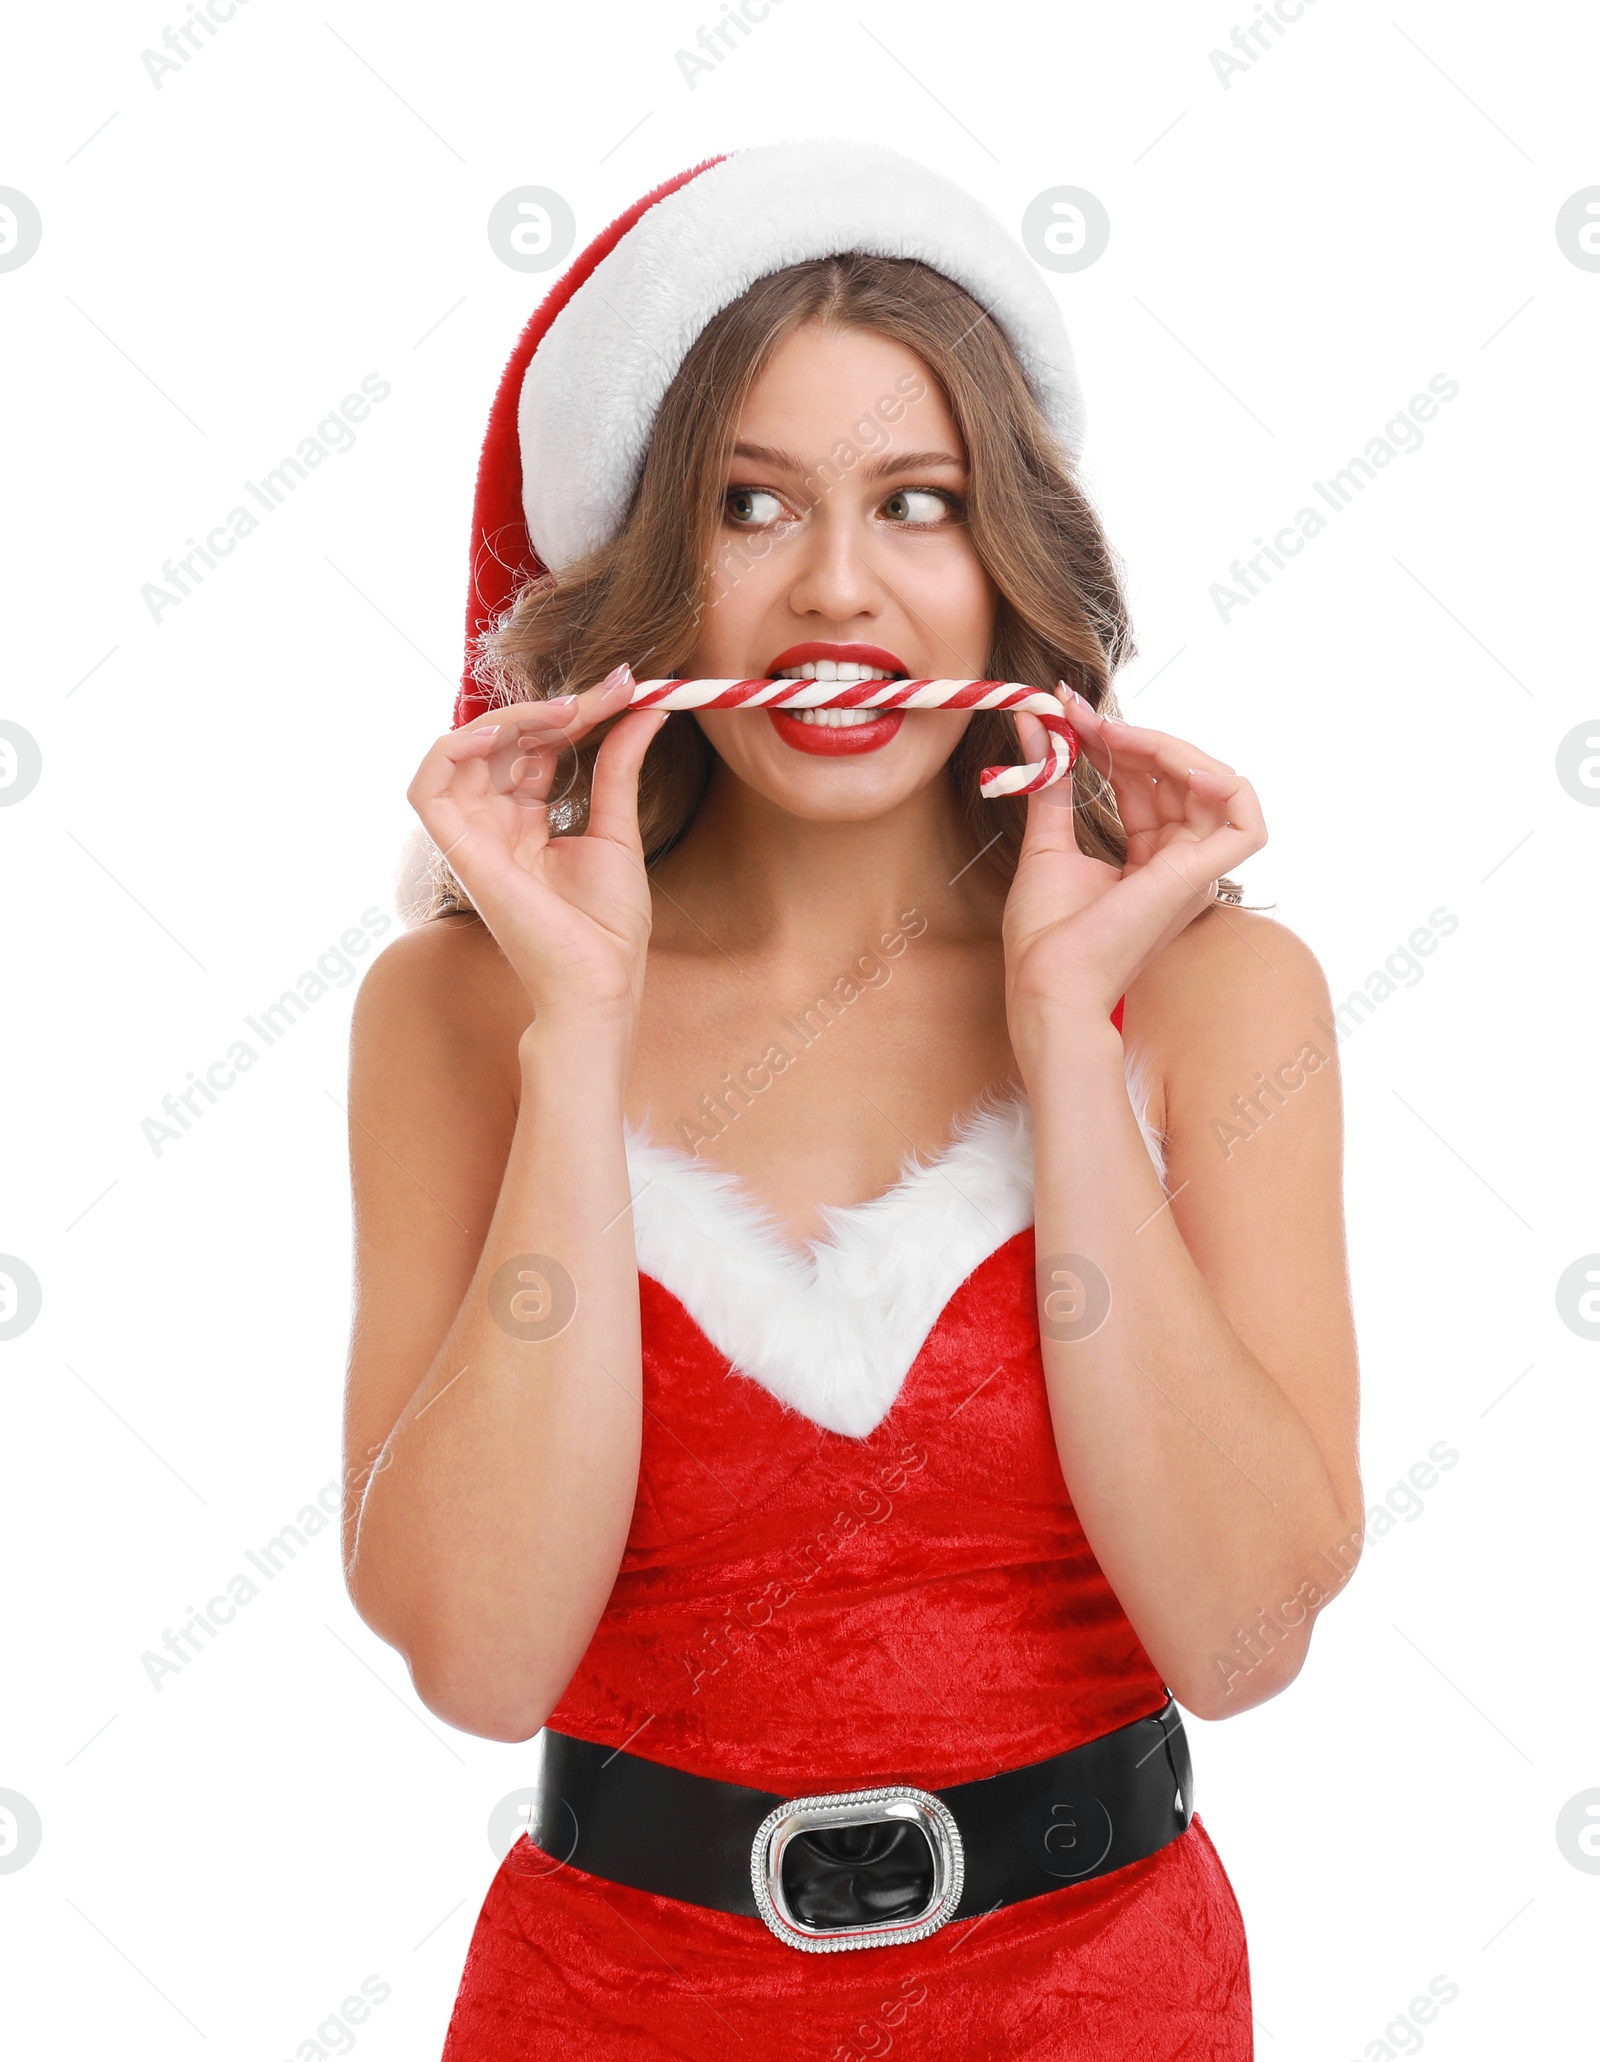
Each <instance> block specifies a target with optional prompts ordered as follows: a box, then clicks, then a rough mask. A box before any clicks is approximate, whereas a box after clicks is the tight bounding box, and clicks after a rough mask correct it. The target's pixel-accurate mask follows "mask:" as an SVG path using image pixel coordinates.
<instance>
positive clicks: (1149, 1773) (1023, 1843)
mask: <svg viewBox="0 0 1600 2062" xmlns="http://www.w3.org/2000/svg"><path fill="white" fill-rule="evenodd" d="M539 1739H540V1746H541V1754H540V1761H539V1773H538V1776H537V1777H536V1779H535V1796H536V1802H535V1805H534V1808H533V1811H532V1813H531V1814H530V1817H529V1824H528V1831H529V1834H530V1835H531V1837H532V1839H533V1840H534V1842H535V1844H536V1845H537V1846H539V1847H541V1848H542V1849H543V1850H544V1852H545V1853H546V1854H548V1855H550V1856H552V1857H553V1858H554V1859H555V1860H556V1861H558V1862H561V1863H569V1862H570V1863H571V1864H572V1865H573V1866H574V1867H576V1868H580V1869H583V1870H585V1871H587V1873H588V1874H590V1875H592V1876H601V1877H604V1878H605V1879H606V1880H607V1881H609V1882H612V1883H623V1884H627V1885H628V1886H630V1887H631V1888H632V1889H635V1890H647V1891H652V1892H654V1893H655V1894H656V1895H657V1896H660V1897H675V1898H680V1899H682V1900H683V1901H684V1902H685V1903H688V1904H697V1905H704V1906H707V1907H708V1908H709V1909H710V1910H712V1911H716V1912H735V1913H741V1914H745V1915H748V1916H751V1917H757V1918H761V1919H764V1920H765V1921H766V1923H767V1925H768V1926H769V1927H770V1928H771V1930H772V1931H773V1932H774V1933H775V1934H776V1935H777V1937H778V1938H779V1939H780V1940H782V1941H785V1942H787V1944H788V1945H789V1946H791V1947H797V1948H807V1949H810V1950H812V1951H817V1950H825V1949H837V1948H852V1947H881V1946H885V1945H888V1944H891V1943H894V1942H897V1941H906V1940H920V1939H922V1938H923V1936H924V1935H926V1934H929V1933H932V1932H934V1931H935V1930H936V1929H937V1928H938V1927H940V1926H942V1925H944V1924H945V1923H946V1921H947V1920H950V1919H966V1918H972V1917H975V1916H976V1915H977V1914H979V1913H982V1912H990V1911H993V1910H995V1908H996V1907H997V1906H999V1905H1008V1904H1019V1903H1021V1902H1022V1900H1023V1899H1024V1898H1029V1897H1039V1896H1042V1895H1043V1894H1044V1893H1045V1892H1046V1891H1050V1890H1059V1889H1061V1888H1062V1887H1063V1885H1065V1884H1068V1883H1085V1882H1088V1881H1090V1880H1091V1879H1092V1878H1094V1877H1096V1876H1107V1875H1109V1874H1110V1873H1111V1872H1112V1870H1113V1869H1121V1868H1125V1867H1126V1866H1127V1865H1128V1863H1129V1862H1136V1861H1143V1860H1144V1859H1145V1857H1146V1856H1148V1855H1152V1854H1155V1853H1157V1852H1158V1851H1159V1850H1160V1849H1161V1848H1163V1847H1165V1846H1166V1844H1167V1843H1168V1841H1169V1840H1175V1839H1176V1838H1177V1836H1178V1835H1179V1834H1180V1833H1181V1832H1182V1831H1183V1830H1184V1828H1185V1827H1186V1826H1187V1825H1188V1823H1189V1818H1190V1814H1191V1813H1192V1811H1193V1809H1194V1779H1193V1775H1192V1773H1191V1770H1190V1765H1189V1744H1188V1741H1187V1739H1186V1738H1185V1736H1184V1730H1183V1720H1182V1718H1181V1717H1180V1716H1179V1713H1178V1707H1177V1705H1176V1704H1174V1703H1173V1702H1172V1701H1171V1700H1170V1699H1169V1700H1168V1702H1167V1703H1166V1705H1165V1706H1164V1707H1163V1709H1162V1710H1160V1711H1158V1712H1156V1713H1154V1714H1153V1715H1152V1716H1151V1717H1149V1718H1140V1719H1135V1720H1134V1722H1133V1723H1132V1724H1131V1725H1125V1726H1120V1727H1118V1729H1117V1730H1116V1731H1115V1732H1113V1733H1105V1734H1103V1735H1102V1736H1101V1737H1100V1738H1099V1739H1098V1740H1089V1741H1086V1742H1085V1743H1084V1745H1083V1746H1081V1747H1074V1748H1071V1749H1070V1750H1069V1751H1068V1752H1067V1753H1065V1754H1057V1755H1053V1756H1052V1757H1051V1759H1050V1760H1048V1761H1036V1762H1032V1763H1030V1764H1029V1765H1028V1766H1027V1767H1025V1768H1014V1769H1007V1770H1006V1771H1005V1772H1004V1773H1003V1774H1001V1775H997V1776H982V1777H980V1778H979V1779H978V1780H977V1781H975V1782H970V1783H955V1784H952V1785H951V1786H950V1787H949V1788H948V1789H945V1790H937V1791H930V1790H922V1789H918V1788H917V1787H916V1786H915V1785H913V1784H909V1783H886V1784H878V1785H875V1786H873V1787H872V1788H870V1789H865V1790H847V1791H835V1792H831V1793H829V1794H827V1795H823V1796H812V1797H794V1798H783V1797H778V1796H775V1795H774V1794H773V1793H771V1792H770V1791H766V1790H751V1789H747V1788H746V1787H745V1786H744V1784H742V1783H724V1782H719V1781H717V1780H716V1779H715V1778H713V1777H709V1776H696V1775H691V1774H689V1773H688V1771H687V1770H684V1769H677V1768H669V1767H667V1766H666V1764H665V1763H663V1762H659V1761H647V1760H645V1759H644V1758H643V1757H642V1756H640V1755H637V1754H628V1753H626V1752H624V1751H623V1750H622V1749H621V1748H617V1747H604V1746H598V1745H596V1744H595V1743H594V1742H593V1741H591V1740H578V1739H574V1738H573V1737H572V1735H571V1734H569V1733H558V1732H552V1731H551V1729H550V1728H549V1727H548V1726H546V1727H545V1729H544V1731H543V1732H542V1733H541V1734H540V1736H539Z"/></svg>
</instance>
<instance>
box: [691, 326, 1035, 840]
mask: <svg viewBox="0 0 1600 2062" xmlns="http://www.w3.org/2000/svg"><path fill="white" fill-rule="evenodd" d="M967 487H968V474H967V454H966V450H965V447H964V446H963V444H962V441H961V438H960V436H959V435H958V433H957V430H956V425H955V421H954V419H953V418H952V416H951V413H950V409H949V405H948V403H947V402H946V400H945V397H944V394H943V391H942V390H941V388H940V387H939V385H938V383H937V381H936V380H935V379H934V377H933V374H932V373H931V372H930V371H929V369H928V367H927V366H926V365H925V364H924V363H923V361H922V360H921V359H920V358H919V357H918V356H917V355H916V353H915V352H914V351H911V350H909V349H907V347H906V346H905V345H904V344H899V343H895V342H893V341H891V340H890V339H889V338H888V337H883V336H878V335H876V334H874V333H872V332H870V331H865V330H856V329H829V328H825V327H823V326H821V325H820V324H816V323H811V324H807V325H806V326H805V327H804V328H802V329H799V330H796V331H795V332H794V334H793V335H792V336H790V337H789V338H788V339H787V340H786V341H785V342H784V343H783V344H782V345H780V346H779V348H778V349H777V350H776V351H775V352H774V353H773V356H772V358H771V360H770V361H769V362H768V364H767V367H766V369H765V371H764V372H763V373H762V375H761V377H760V378H759V379H758V380H757V382H756V384H755V386H754V387H753V389H752V390H751V394H750V398H749V401H748V402H747V404H746V406H745V409H744V413H743V414H742V415H741V417H740V419H739V431H738V438H737V442H736V444H735V448H734V455H733V460H732V463H731V465H730V468H729V472H728V482H727V492H726V494H725V496H724V500H723V514H722V524H721V530H720V533H719V536H718V539H717V543H716V547H715V552H714V557H713V564H712V571H711V576H710V582H709V586H708V590H707V595H706V608H705V613H704V615H703V616H702V618H701V622H700V637H699V642H698V643H697V645H696V647H695V650H694V652H693V654H692V657H691V659H690V661H689V663H688V667H687V671H688V673H689V674H691V675H694V676H697V677H700V678H707V677H709V678H734V679H744V680H749V679H757V678H767V677H773V676H776V675H780V674H806V675H810V676H815V677H820V678H825V679H826V678H838V679H845V680H853V679H878V678H883V677H887V676H891V675H896V674H903V675H908V676H910V677H912V678H934V679H938V678H946V679H949V678H957V679H959V678H968V677H979V676H982V674H983V673H984V671H985V669H986V667H987V665H988V657H989V648H990V645H991V643H992V640H993V635H994V624H995V608H996V602H997V595H996V590H995V588H994V585H993V583H992V582H991V580H990V579H989V576H988V574H987V573H986V572H985V571H984V569H983V567H982V565H981V564H980V563H979V561H978V556H977V553H976V552H975V551H974V549H973V546H972V540H971V537H970V536H969V534H968V532H967V527H966V520H965V502H966V494H967ZM869 713H870V712H866V711H856V710H824V711H814V712H811V715H810V718H809V720H808V719H807V717H804V716H801V715H798V714H789V713H786V712H776V711H770V710H760V711H756V710H737V709H706V710H701V711H699V712H697V716H696V720H697V721H698V722H699V724H700V726H701V728H702V729H703V730H704V732H705V734H706V736H707V737H708V738H709V739H710V741H711V744H712V747H713V748H714V750H715V751H716V753H717V754H718V756H719V757H720V758H721V759H722V760H723V761H724V762H725V764H726V765H727V766H728V767H729V768H730V769H731V771H732V772H733V773H734V774H735V775H736V776H737V777H738V778H739V779H740V780H741V781H744V782H746V783H747V784H748V785H749V786H750V787H752V788H754V789H755V790H756V791H757V792H758V793H759V794H761V795H763V796H765V797H766V798H767V799H768V800H769V801H772V802H774V803H776V804H777V805H778V806H779V807H780V808H782V809H785V810H787V811H789V812H790V813H791V814H793V815H795V816H801V817H808V818H812V819H816V820H832V821H860V820H863V819H866V818H870V817H874V816H878V815H881V814H883V813H885V812H886V811H888V810H890V809H892V808H894V807H895V806H896V805H897V804H898V803H900V802H903V801H904V800H905V799H906V798H907V797H908V796H909V795H911V794H914V793H915V792H916V791H917V790H918V789H919V788H922V787H925V786H926V785H927V784H928V783H929V782H930V781H931V780H933V778H934V777H935V775H936V774H937V773H938V772H939V769H940V768H941V767H942V766H943V765H944V763H945V761H946V760H947V759H948V758H949V756H950V754H951V753H952V752H953V751H954V750H955V747H956V744H957V742H958V741H959V739H960V737H961V733H962V731H963V730H964V729H965V728H966V726H967V724H968V723H969V722H970V721H971V716H970V714H969V713H967V712H965V711H962V710H944V709H913V710H906V711H903V712H896V713H891V714H890V715H888V716H886V717H875V718H872V719H871V720H869V721H865V722H862V721H858V720H857V719H858V717H860V716H865V715H868V714H869Z"/></svg>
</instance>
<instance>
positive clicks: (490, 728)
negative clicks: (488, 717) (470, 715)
mask: <svg viewBox="0 0 1600 2062" xmlns="http://www.w3.org/2000/svg"><path fill="white" fill-rule="evenodd" d="M499 729H500V726H499V724H498V723H480V724H478V725H477V727H476V728H475V729H474V731H473V733H472V735H473V736H474V737H494V736H495V735H496V734H497V732H498V731H499Z"/></svg>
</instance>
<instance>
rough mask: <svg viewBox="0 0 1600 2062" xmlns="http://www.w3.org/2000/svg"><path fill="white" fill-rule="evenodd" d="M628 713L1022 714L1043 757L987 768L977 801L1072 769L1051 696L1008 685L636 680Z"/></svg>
mask: <svg viewBox="0 0 1600 2062" xmlns="http://www.w3.org/2000/svg"><path fill="white" fill-rule="evenodd" d="M629 707H630V708H634V709H769V708H778V709H1025V710H1027V712H1028V714H1029V715H1030V716H1037V717H1038V719H1039V721H1040V722H1041V723H1042V724H1043V725H1044V727H1045V730H1046V732H1047V733H1048V736H1049V740H1050V756H1049V758H1048V759H1039V760H1036V761H1035V762H1034V763H1033V764H1032V765H1028V766H987V767H985V768H984V770H983V773H982V775H981V776H980V778H979V782H978V785H979V789H980V791H981V793H982V795H983V797H984V799H985V801H993V800H994V799H995V797H996V796H998V795H1032V794H1035V793H1037V792H1038V790H1039V789H1040V788H1049V787H1054V786H1055V784H1056V782H1057V781H1058V780H1063V779H1065V778H1066V776H1067V775H1068V774H1069V773H1070V772H1071V771H1072V765H1073V761H1074V760H1075V759H1076V758H1077V756H1078V733H1077V732H1076V731H1075V730H1074V729H1073V727H1072V725H1071V724H1070V723H1069V722H1068V721H1067V719H1066V717H1065V716H1063V715H1062V713H1061V704H1060V702H1058V701H1057V700H1056V698H1055V696H1054V695H1052V694H1045V693H1044V692H1043V691H1042V690H1041V689H1039V688H1037V687H1025V686H1023V685H1021V684H1020V683H1019V682H1018V681H1015V680H641V681H639V682H638V684H637V685H636V686H635V688H634V690H633V695H632V699H631V701H630V703H629Z"/></svg>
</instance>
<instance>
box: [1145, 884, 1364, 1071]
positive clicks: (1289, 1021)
mask: <svg viewBox="0 0 1600 2062" xmlns="http://www.w3.org/2000/svg"><path fill="white" fill-rule="evenodd" d="M1329 1014H1330V1002H1329V995H1328V983H1327V979H1326V976H1325V975H1324V974H1323V971H1322V967H1321V964H1320V963H1319V961H1318V959H1317V956H1316V954H1315V953H1314V952H1313V951H1312V950H1311V947H1310V946H1309V945H1308V944H1307V943H1306V942H1305V940H1304V939H1303V938H1301V937H1300V936H1299V935H1298V934H1297V933H1296V932H1294V931H1292V930H1290V929H1289V927H1288V925H1287V924H1281V923H1279V922H1277V921H1276V919H1275V918H1272V917H1269V916H1263V915H1260V914H1259V913H1258V912H1256V911H1254V910H1249V909H1240V908H1236V907H1233V906H1231V905H1228V904H1214V905H1213V906H1212V907H1211V908H1210V909H1208V910H1206V911H1204V912H1203V913H1202V914H1201V915H1200V916H1198V917H1196V918H1195V920H1194V922H1193V923H1191V924H1189V925H1188V926H1187V927H1186V928H1185V929H1184V930H1182V931H1181V932H1179V934H1178V936H1177V937H1176V938H1174V939H1172V940H1171V941H1170V942H1169V943H1168V944H1167V945H1165V946H1164V947H1162V949H1161V950H1160V951H1159V952H1157V953H1156V954H1155V955H1154V956H1153V957H1152V959H1151V960H1150V962H1149V964H1148V965H1147V966H1145V967H1144V968H1142V969H1141V971H1140V973H1139V974H1138V976H1137V977H1136V979H1135V980H1134V981H1133V982H1132V983H1131V984H1130V986H1129V989H1128V999H1127V1007H1126V1010H1125V1012H1124V1018H1123V1027H1124V1030H1125V1032H1126V1033H1127V1036H1128V1038H1129V1040H1130V1042H1131V1043H1133V1044H1137V1045H1139V1046H1140V1047H1142V1048H1143V1049H1144V1050H1146V1051H1147V1052H1149V1053H1150V1055H1151V1056H1152V1058H1153V1059H1154V1060H1155V1061H1156V1063H1157V1066H1158V1068H1159V1071H1160V1072H1161V1074H1162V1076H1163V1077H1164V1078H1165V1079H1166V1080H1167V1081H1169V1082H1170V1081H1172V1080H1173V1079H1174V1078H1175V1077H1177V1076H1178V1075H1179V1074H1183V1075H1185V1076H1187V1077H1189V1078H1191V1079H1198V1078H1203V1077H1208V1076H1216V1075H1219V1074H1220V1075H1223V1076H1226V1077H1229V1078H1231V1076H1232V1075H1233V1074H1235V1073H1238V1072H1239V1070H1240V1069H1241V1068H1242V1069H1243V1070H1244V1078H1245V1079H1246V1080H1248V1079H1249V1077H1250V1075H1251V1073H1252V1072H1253V1071H1254V1070H1255V1069H1257V1068H1262V1069H1265V1068H1267V1067H1270V1066H1273V1065H1277V1064H1281V1063H1283V1062H1285V1061H1287V1060H1292V1059H1293V1058H1294V1057H1295V1055H1296V1054H1297V1053H1298V1052H1300V1050H1301V1049H1302V1048H1303V1047H1304V1046H1305V1045H1306V1044H1307V1043H1308V1042H1314V1041H1315V1040H1316V1039H1318V1038H1321V1039H1322V1040H1323V1042H1324V1043H1327V1044H1328V1045H1329V1047H1330V1056H1331V1044H1332V1039H1333V1034H1332V1032H1331V1030H1328V1029H1326V1028H1325V1026H1326V1020H1327V1019H1328V1017H1329Z"/></svg>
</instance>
